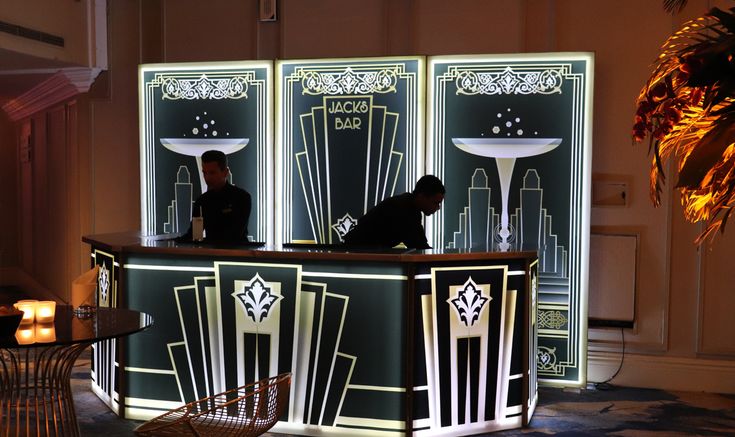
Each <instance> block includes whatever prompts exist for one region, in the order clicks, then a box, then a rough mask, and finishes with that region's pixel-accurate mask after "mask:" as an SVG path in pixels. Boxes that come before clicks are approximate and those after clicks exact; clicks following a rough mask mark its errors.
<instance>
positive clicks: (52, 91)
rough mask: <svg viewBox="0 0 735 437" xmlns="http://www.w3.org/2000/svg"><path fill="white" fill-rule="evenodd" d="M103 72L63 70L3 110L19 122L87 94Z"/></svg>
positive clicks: (84, 69) (78, 68) (76, 68)
mask: <svg viewBox="0 0 735 437" xmlns="http://www.w3.org/2000/svg"><path fill="white" fill-rule="evenodd" d="M101 71H102V69H101V68H96V67H93V68H87V67H75V68H62V69H60V70H58V71H56V73H55V74H54V75H53V76H51V77H49V78H48V79H46V80H44V81H43V82H41V83H39V84H38V85H36V86H34V87H33V88H31V89H30V90H28V91H26V92H25V93H23V94H21V95H20V96H18V97H16V98H15V99H13V100H10V101H8V102H7V103H5V104H4V105H3V106H2V108H3V111H5V112H6V113H7V114H8V117H9V118H10V119H11V120H12V121H18V120H21V119H23V118H26V117H28V116H30V115H32V114H35V113H37V112H39V111H42V110H44V109H46V108H49V107H51V106H53V105H56V104H59V103H61V102H63V101H66V100H68V99H70V98H72V97H74V96H76V95H78V94H82V93H86V92H87V91H89V87H90V86H92V83H94V80H95V79H96V78H97V76H98V75H99V74H100V72H101Z"/></svg>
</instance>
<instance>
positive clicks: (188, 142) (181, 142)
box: [160, 138, 250, 193]
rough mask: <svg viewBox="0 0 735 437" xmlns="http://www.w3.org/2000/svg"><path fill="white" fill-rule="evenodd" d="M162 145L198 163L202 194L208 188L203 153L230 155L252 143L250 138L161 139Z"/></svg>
mask: <svg viewBox="0 0 735 437" xmlns="http://www.w3.org/2000/svg"><path fill="white" fill-rule="evenodd" d="M160 141H161V144H162V145H163V147H165V148H167V149H168V150H170V151H172V152H176V153H179V154H181V155H186V156H193V157H195V158H196V161H197V169H198V170H199V181H200V182H201V187H202V193H204V191H205V187H206V186H207V185H206V183H205V182H204V175H203V174H202V153H204V152H206V151H207V150H218V151H220V152H222V153H224V154H225V155H230V154H232V153H235V152H237V151H239V150H242V149H243V148H244V147H245V146H247V145H248V143H249V142H250V139H249V138H161V139H160Z"/></svg>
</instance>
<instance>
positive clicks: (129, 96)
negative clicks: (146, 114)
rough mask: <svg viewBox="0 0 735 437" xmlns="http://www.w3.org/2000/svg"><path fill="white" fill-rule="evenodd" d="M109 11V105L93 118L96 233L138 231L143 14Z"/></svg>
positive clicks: (132, 9) (127, 8) (128, 6)
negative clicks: (140, 65) (140, 18)
mask: <svg viewBox="0 0 735 437" xmlns="http://www.w3.org/2000/svg"><path fill="white" fill-rule="evenodd" d="M109 8H110V10H109V16H110V23H109V25H110V28H109V30H110V40H109V44H110V52H109V60H110V66H111V72H110V99H109V100H104V101H97V102H95V105H94V106H93V112H92V114H91V115H90V117H91V119H92V120H93V121H92V123H93V124H92V126H91V127H90V135H91V141H90V143H91V145H90V147H91V151H90V154H91V157H92V158H91V159H92V168H91V169H90V171H92V172H93V173H92V174H93V176H92V179H91V180H90V184H91V187H92V190H93V193H94V194H93V198H94V202H93V204H92V205H91V207H92V208H93V211H94V219H93V229H92V230H91V231H92V232H94V233H105V232H116V231H124V230H138V229H140V164H139V161H138V155H139V141H138V59H139V58H138V54H139V39H138V35H139V32H138V23H139V11H138V4H137V2H128V1H115V2H110V3H109Z"/></svg>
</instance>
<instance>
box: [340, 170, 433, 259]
mask: <svg viewBox="0 0 735 437" xmlns="http://www.w3.org/2000/svg"><path fill="white" fill-rule="evenodd" d="M445 192H446V190H445V188H444V185H443V184H442V181H441V180H439V178H437V177H436V176H432V175H426V176H423V177H422V178H421V179H419V180H418V182H416V187H415V188H414V190H413V192H412V193H404V194H399V195H397V196H393V197H389V198H388V199H385V200H383V201H382V202H380V203H379V204H377V205H376V206H375V207H374V208H372V209H371V210H370V211H368V212H367V214H365V215H364V216H362V217H360V219H359V220H358V221H357V226H356V227H354V228H353V229H352V230H351V231H350V232H349V233H347V235H345V237H344V240H345V244H346V245H348V246H379V247H384V248H390V247H394V246H396V245H397V244H399V243H403V244H405V245H406V247H408V248H410V249H431V246H429V243H428V241H427V240H426V234H425V232H424V226H423V224H422V217H421V213H422V212H423V213H424V215H426V216H427V217H428V216H430V215H431V214H433V213H435V212H436V211H438V210H439V208H440V207H441V203H442V201H443V200H444V193H445Z"/></svg>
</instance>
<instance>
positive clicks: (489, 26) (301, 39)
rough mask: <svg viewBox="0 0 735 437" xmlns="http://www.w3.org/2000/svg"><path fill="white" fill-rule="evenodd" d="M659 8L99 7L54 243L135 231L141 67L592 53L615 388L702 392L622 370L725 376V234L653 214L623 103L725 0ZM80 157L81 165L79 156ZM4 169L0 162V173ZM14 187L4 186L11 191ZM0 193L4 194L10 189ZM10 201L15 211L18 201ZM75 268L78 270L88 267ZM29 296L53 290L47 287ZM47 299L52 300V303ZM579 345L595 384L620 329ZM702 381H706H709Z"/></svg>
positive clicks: (418, 2) (569, 2)
mask: <svg viewBox="0 0 735 437" xmlns="http://www.w3.org/2000/svg"><path fill="white" fill-rule="evenodd" d="M661 3H662V2H660V1H654V0H652V1H645V2H641V1H638V0H623V1H619V2H613V3H610V2H607V3H604V2H589V1H586V0H526V1H523V0H507V1H493V2H489V1H484V0H478V1H458V2H446V1H441V0H413V1H409V0H398V1H397V0H373V1H358V0H355V1H338V0H330V1H319V2H317V1H309V2H304V1H300V0H280V1H278V5H279V11H278V12H279V20H278V21H276V22H273V23H266V22H263V23H258V22H256V19H255V17H256V4H255V2H248V4H246V5H243V2H241V1H235V0H219V1H212V2H199V1H194V0H176V1H156V0H153V1H151V0H145V1H137V2H134V1H130V2H119V1H112V2H109V4H108V8H109V14H108V16H109V52H108V56H109V59H110V71H109V74H108V75H106V77H101V78H100V79H98V82H100V81H103V83H102V84H95V86H94V87H99V88H102V89H100V90H96V91H95V92H96V93H97V94H96V95H94V96H88V97H80V98H79V99H78V105H77V106H78V114H79V122H78V132H79V133H80V134H79V138H78V144H79V148H80V152H79V153H78V161H77V162H78V166H79V169H80V189H79V190H78V193H79V194H77V195H78V196H79V200H78V202H79V205H80V207H79V208H80V209H79V210H80V218H79V227H78V228H75V229H71V228H70V227H67V231H66V232H68V233H69V237H68V238H67V241H69V242H70V243H69V244H70V245H75V244H76V243H75V242H78V241H79V239H80V236H81V235H83V234H91V233H103V232H108V231H122V230H133V229H137V228H138V227H139V223H140V209H139V205H140V198H139V192H140V191H139V182H138V180H139V168H138V159H139V157H138V150H139V145H138V136H137V134H138V130H137V129H138V113H137V102H136V99H137V65H138V64H139V63H147V62H183V61H191V62H200V61H213V60H218V61H219V60H242V59H276V58H280V59H285V58H316V57H340V56H384V55H413V54H425V55H436V54H455V53H456V54H459V53H512V52H543V51H594V52H595V53H596V56H595V64H596V67H595V75H596V80H595V108H596V110H595V117H594V129H593V160H592V167H593V179H594V178H596V177H601V178H609V179H613V180H614V179H624V180H626V181H628V189H629V191H628V197H627V200H628V203H627V206H625V207H594V206H593V208H592V217H591V222H592V225H593V227H594V230H595V231H599V232H608V233H615V232H624V233H640V236H641V239H640V241H641V244H640V247H639V253H638V256H639V259H640V263H639V266H638V273H637V292H636V298H637V302H636V325H635V327H634V328H633V329H631V330H626V332H625V339H626V349H627V351H626V364H624V366H623V370H622V371H621V374H620V377H619V378H622V379H617V380H616V381H618V382H620V381H622V382H624V383H629V384H635V385H642V384H646V383H648V384H657V385H658V386H672V385H674V384H682V383H687V384H689V388H691V389H696V388H697V387H698V386H701V387H704V386H703V385H702V383H701V382H700V381H698V380H696V379H693V378H687V377H686V376H685V377H684V378H680V379H678V380H677V379H676V378H673V377H671V378H669V377H667V376H665V375H663V374H662V373H661V375H656V374H652V375H647V374H645V373H644V372H641V371H636V370H635V367H634V365H633V364H630V365H628V364H627V363H628V360H632V361H630V362H631V363H633V362H635V361H634V360H635V359H636V357H641V358H640V359H641V360H644V359H650V357H655V358H656V360H657V362H658V363H666V362H669V363H670V364H671V366H673V367H672V368H674V367H675V368H676V369H680V368H681V369H684V370H685V371H686V369H699V368H705V369H710V368H712V369H714V367H712V366H714V364H712V366H710V363H717V366H718V367H717V369H720V370H717V369H714V370H716V371H713V372H709V375H716V374H722V373H721V371H725V372H731V371H735V361H734V360H735V344H734V343H733V342H735V339H733V338H732V337H731V336H729V335H727V334H726V332H727V330H726V331H723V330H722V327H723V326H728V325H727V321H728V318H729V314H730V308H732V302H731V300H728V299H732V296H733V293H732V292H731V288H728V284H731V283H733V280H734V279H735V278H733V277H732V275H733V273H732V272H733V269H728V260H729V259H732V255H733V252H734V251H735V248H733V245H732V244H728V242H731V241H732V239H733V238H735V236H734V235H732V233H733V232H732V231H733V230H732V229H729V228H728V231H727V233H726V234H725V236H724V238H723V239H722V240H721V241H718V242H716V243H715V244H714V245H713V246H712V247H711V248H702V249H701V250H700V249H697V248H696V247H695V246H693V245H692V244H691V242H692V240H693V239H694V238H695V236H696V234H697V232H698V229H699V227H698V226H697V225H691V224H688V223H686V222H685V221H684V220H683V218H682V212H681V208H680V206H679V205H678V194H677V193H676V192H674V191H673V190H672V187H671V185H673V184H671V185H668V186H667V187H666V189H667V192H666V196H665V198H664V203H663V205H662V206H661V207H660V208H657V209H656V208H653V206H651V203H650V201H649V199H648V175H647V174H648V167H649V164H648V162H649V160H648V157H647V146H646V145H638V146H634V147H633V146H631V145H630V144H631V142H630V137H629V131H630V127H631V120H632V114H633V111H634V105H633V100H634V99H635V97H636V96H637V94H638V91H639V89H640V87H641V85H642V84H643V83H644V81H645V79H646V78H647V76H648V74H649V71H650V68H649V65H650V63H651V61H652V60H653V59H655V57H656V56H657V54H658V50H659V47H660V45H661V43H662V42H663V41H664V40H665V38H666V37H667V36H668V35H669V34H670V33H671V32H672V31H673V30H675V29H677V28H678V27H679V25H680V24H681V23H682V22H683V21H685V20H686V19H688V18H692V17H694V16H697V15H701V13H703V12H704V11H706V10H707V9H708V8H710V7H712V6H720V7H730V6H731V2H728V1H708V0H690V1H689V3H688V5H687V7H686V9H685V10H684V11H683V13H681V14H678V15H675V16H671V15H668V14H666V13H665V12H663V10H662V8H661ZM29 13H30V12H29ZM356 16H360V17H364V18H361V19H356V18H355V17H356ZM315 27H316V29H317V30H314V28H315ZM0 123H6V122H2V121H0ZM7 123H9V122H7ZM4 144H5V143H4ZM3 147H4V148H5V147H7V145H3ZM13 147H16V143H13ZM85 147H88V148H89V149H88V153H82V151H83V150H87V149H85ZM3 153H5V152H3ZM16 162H17V161H16ZM8 165H10V164H7V163H6V161H4V160H3V161H2V162H0V168H1V169H3V172H4V171H5V169H6V168H8ZM674 179H675V178H673V177H670V178H669V181H671V182H673V180H674ZM20 189H21V188H20V185H18V186H17V190H18V191H17V192H18V193H20V192H21V191H20ZM0 190H3V193H6V192H7V190H9V187H6V186H3V187H2V188H0ZM6 197H7V196H6V195H5V194H3V198H6ZM18 200H19V204H20V194H19V195H18ZM18 226H19V227H20V228H22V229H27V227H28V226H29V225H28V224H27V223H21V222H19V223H18ZM79 229H81V231H80V230H79ZM2 232H3V239H4V240H3V241H6V240H5V239H7V238H12V237H9V236H6V234H7V233H8V231H7V230H3V231H2ZM20 233H21V232H18V234H20ZM674 236H675V238H674ZM86 251H88V249H86ZM83 252H84V251H82V250H81V249H80V250H77V255H76V256H75V257H73V259H74V262H69V263H68V264H67V267H66V268H67V269H68V272H67V274H66V277H67V278H71V277H74V276H75V275H76V274H78V273H79V272H80V271H81V269H82V268H83V266H87V265H88V264H84V263H83V262H82V261H81V260H82V253H83ZM85 253H86V254H87V255H88V252H85ZM17 259H20V256H19V255H17ZM70 259H72V257H70ZM76 260H80V261H79V262H77V261H76ZM84 261H85V262H87V263H88V262H89V260H88V258H87V259H84ZM43 268H46V269H50V268H51V267H49V266H45V267H43ZM590 268H591V269H594V268H604V267H603V266H590ZM29 273H30V272H29ZM49 276H51V275H48V274H46V275H45V277H49ZM67 283H68V282H67ZM43 285H44V286H45V287H46V288H47V289H53V287H52V284H43ZM60 286H61V287H63V286H65V285H64V284H61V285H60ZM67 287H68V285H67ZM54 292H55V293H59V296H62V297H63V296H64V294H63V293H65V292H62V291H54ZM590 339H591V345H590V347H591V350H592V352H593V358H592V360H591V361H592V369H591V373H590V379H591V380H599V379H600V378H606V377H607V376H609V375H611V374H612V373H613V372H614V371H615V369H616V368H617V364H618V362H619V361H618V359H619V350H620V346H621V342H620V330H593V331H591V333H590ZM631 350H632V352H633V355H632V357H631V355H629V354H628V353H629V352H631ZM598 356H599V357H600V359H599V360H597V358H595V357H598ZM595 360H597V364H595V362H596V361H595ZM677 366H678V367H677ZM708 366H710V367H708ZM723 369H724V370H723ZM718 372H719V373H718ZM709 375H706V377H707V378H710V379H711V378H714V377H715V376H709ZM649 376H650V378H649ZM730 381H735V378H730ZM720 385H721V384H720ZM708 387H709V386H708ZM720 390H722V389H720ZM732 390H733V391H735V388H733V389H732Z"/></svg>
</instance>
